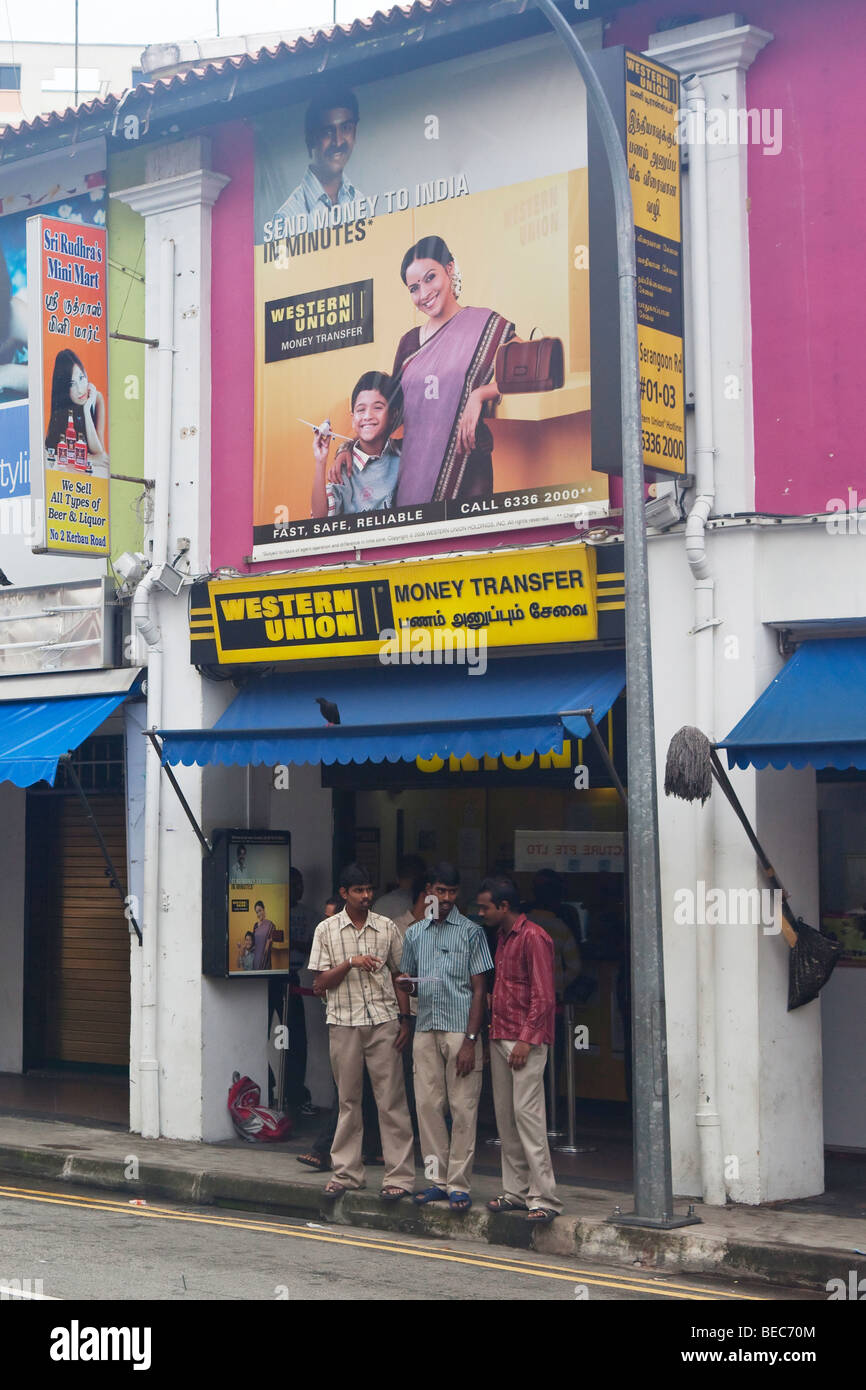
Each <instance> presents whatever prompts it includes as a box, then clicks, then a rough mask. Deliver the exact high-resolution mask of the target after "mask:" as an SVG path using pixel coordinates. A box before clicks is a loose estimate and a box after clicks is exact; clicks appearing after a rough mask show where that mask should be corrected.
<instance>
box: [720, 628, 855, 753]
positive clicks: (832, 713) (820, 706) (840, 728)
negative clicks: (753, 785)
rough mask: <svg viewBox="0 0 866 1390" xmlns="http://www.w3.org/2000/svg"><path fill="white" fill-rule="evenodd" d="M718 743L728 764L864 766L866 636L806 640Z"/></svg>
mask: <svg viewBox="0 0 866 1390" xmlns="http://www.w3.org/2000/svg"><path fill="white" fill-rule="evenodd" d="M718 746H719V748H724V749H725V750H726V752H727V755H728V766H729V767H748V766H749V764H751V765H752V766H753V767H776V768H782V767H788V766H789V765H790V766H791V767H806V766H811V767H815V768H822V767H835V768H840V769H844V768H848V767H856V768H866V638H863V637H846V638H835V639H833V640H829V641H817V642H804V643H803V645H802V646H801V647H799V648H798V649H797V651H796V652H795V653H794V655H793V656H792V657H791V659H790V661H789V662H788V663H787V665H786V666H784V667H783V668H782V670H781V671H780V672H779V674H778V676H776V678H775V680H773V681H771V683H770V684H769V685H768V686H767V689H766V690H765V691H764V693H763V695H761V696H760V698H759V699H758V700H756V701H755V703H754V704H753V705H752V708H751V709H750V710H749V711H748V713H747V714H745V715H743V718H742V719H741V720H740V722H739V724H738V725H737V726H736V728H734V729H732V730H731V732H730V733H729V734H728V736H727V738H726V739H723V740H722V742H721V743H720V744H719V745H718Z"/></svg>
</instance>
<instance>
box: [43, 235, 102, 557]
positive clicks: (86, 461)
mask: <svg viewBox="0 0 866 1390" xmlns="http://www.w3.org/2000/svg"><path fill="white" fill-rule="evenodd" d="M27 250H28V261H29V263H30V264H31V265H32V266H34V267H35V274H34V277H33V284H34V297H33V305H32V309H31V313H32V320H31V323H32V329H31V338H32V339H33V341H34V342H35V343H36V344H37V351H36V352H35V353H34V354H33V355H32V357H31V373H33V372H34V371H38V372H39V382H38V386H36V388H35V389H34V390H32V393H31V395H32V404H31V417H30V452H31V457H34V458H38V457H40V456H41V458H42V460H43V469H42V470H39V477H38V478H37V479H34V481H35V483H36V487H35V488H34V495H36V490H37V489H38V486H39V481H40V480H41V483H42V498H43V501H44V506H45V536H44V548H45V549H46V550H49V551H54V552H59V553H64V554H79V555H80V554H85V553H86V554H88V555H93V556H97V555H107V554H108V553H109V518H108V490H109V456H108V437H107V427H108V421H107V410H106V403H105V395H106V386H107V381H108V327H107V303H106V276H107V257H106V238H105V232H104V231H103V230H102V229H100V228H89V227H87V228H82V227H80V226H76V225H72V224H69V223H64V222H60V221H57V220H55V219H54V218H45V217H36V218H33V219H31V220H30V221H29V222H28V226H27ZM75 475H77V476H75Z"/></svg>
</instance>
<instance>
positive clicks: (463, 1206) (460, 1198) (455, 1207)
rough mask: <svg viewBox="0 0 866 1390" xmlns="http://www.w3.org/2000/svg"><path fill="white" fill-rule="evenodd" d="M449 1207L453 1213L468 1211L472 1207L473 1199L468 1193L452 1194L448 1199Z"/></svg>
mask: <svg viewBox="0 0 866 1390" xmlns="http://www.w3.org/2000/svg"><path fill="white" fill-rule="evenodd" d="M448 1205H449V1207H450V1208H451V1210H452V1211H468V1210H469V1208H470V1207H471V1206H472V1198H471V1197H470V1196H469V1193H468V1192H452V1193H451V1195H450V1196H449V1198H448Z"/></svg>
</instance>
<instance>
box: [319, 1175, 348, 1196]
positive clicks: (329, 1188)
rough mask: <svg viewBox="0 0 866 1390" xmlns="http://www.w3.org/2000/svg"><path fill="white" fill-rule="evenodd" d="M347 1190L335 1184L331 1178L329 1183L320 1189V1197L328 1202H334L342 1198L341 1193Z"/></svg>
mask: <svg viewBox="0 0 866 1390" xmlns="http://www.w3.org/2000/svg"><path fill="white" fill-rule="evenodd" d="M347 1190H348V1189H347V1188H345V1187H344V1186H343V1184H342V1183H341V1182H335V1180H334V1179H333V1178H332V1179H331V1181H330V1182H329V1183H326V1184H325V1186H324V1187H323V1188H322V1196H323V1197H327V1198H328V1200H329V1201H336V1199H337V1198H338V1197H342V1195H343V1193H344V1192H346V1191H347Z"/></svg>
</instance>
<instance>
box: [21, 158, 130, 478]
mask: <svg viewBox="0 0 866 1390" xmlns="http://www.w3.org/2000/svg"><path fill="white" fill-rule="evenodd" d="M37 211H39V212H44V213H45V215H46V216H50V217H59V218H62V219H63V220H64V221H66V222H74V223H77V224H78V225H80V226H88V227H104V226H105V173H104V172H103V171H99V172H95V173H89V174H81V175H79V176H78V178H77V179H74V180H70V179H67V180H66V183H65V184H61V183H60V182H58V181H57V180H54V181H51V180H49V179H48V178H46V180H45V185H44V186H34V187H33V188H32V189H31V190H29V191H27V192H23V191H22V192H17V193H12V192H9V193H3V194H0V504H2V503H3V502H4V501H8V500H10V499H12V498H21V497H29V495H30V434H29V430H30V426H29V415H28V407H27V398H28V394H29V368H28V362H29V341H28V340H29V322H28V298H29V296H28V286H27V220H28V218H30V217H32V216H33V215H34V213H35V212H37Z"/></svg>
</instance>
